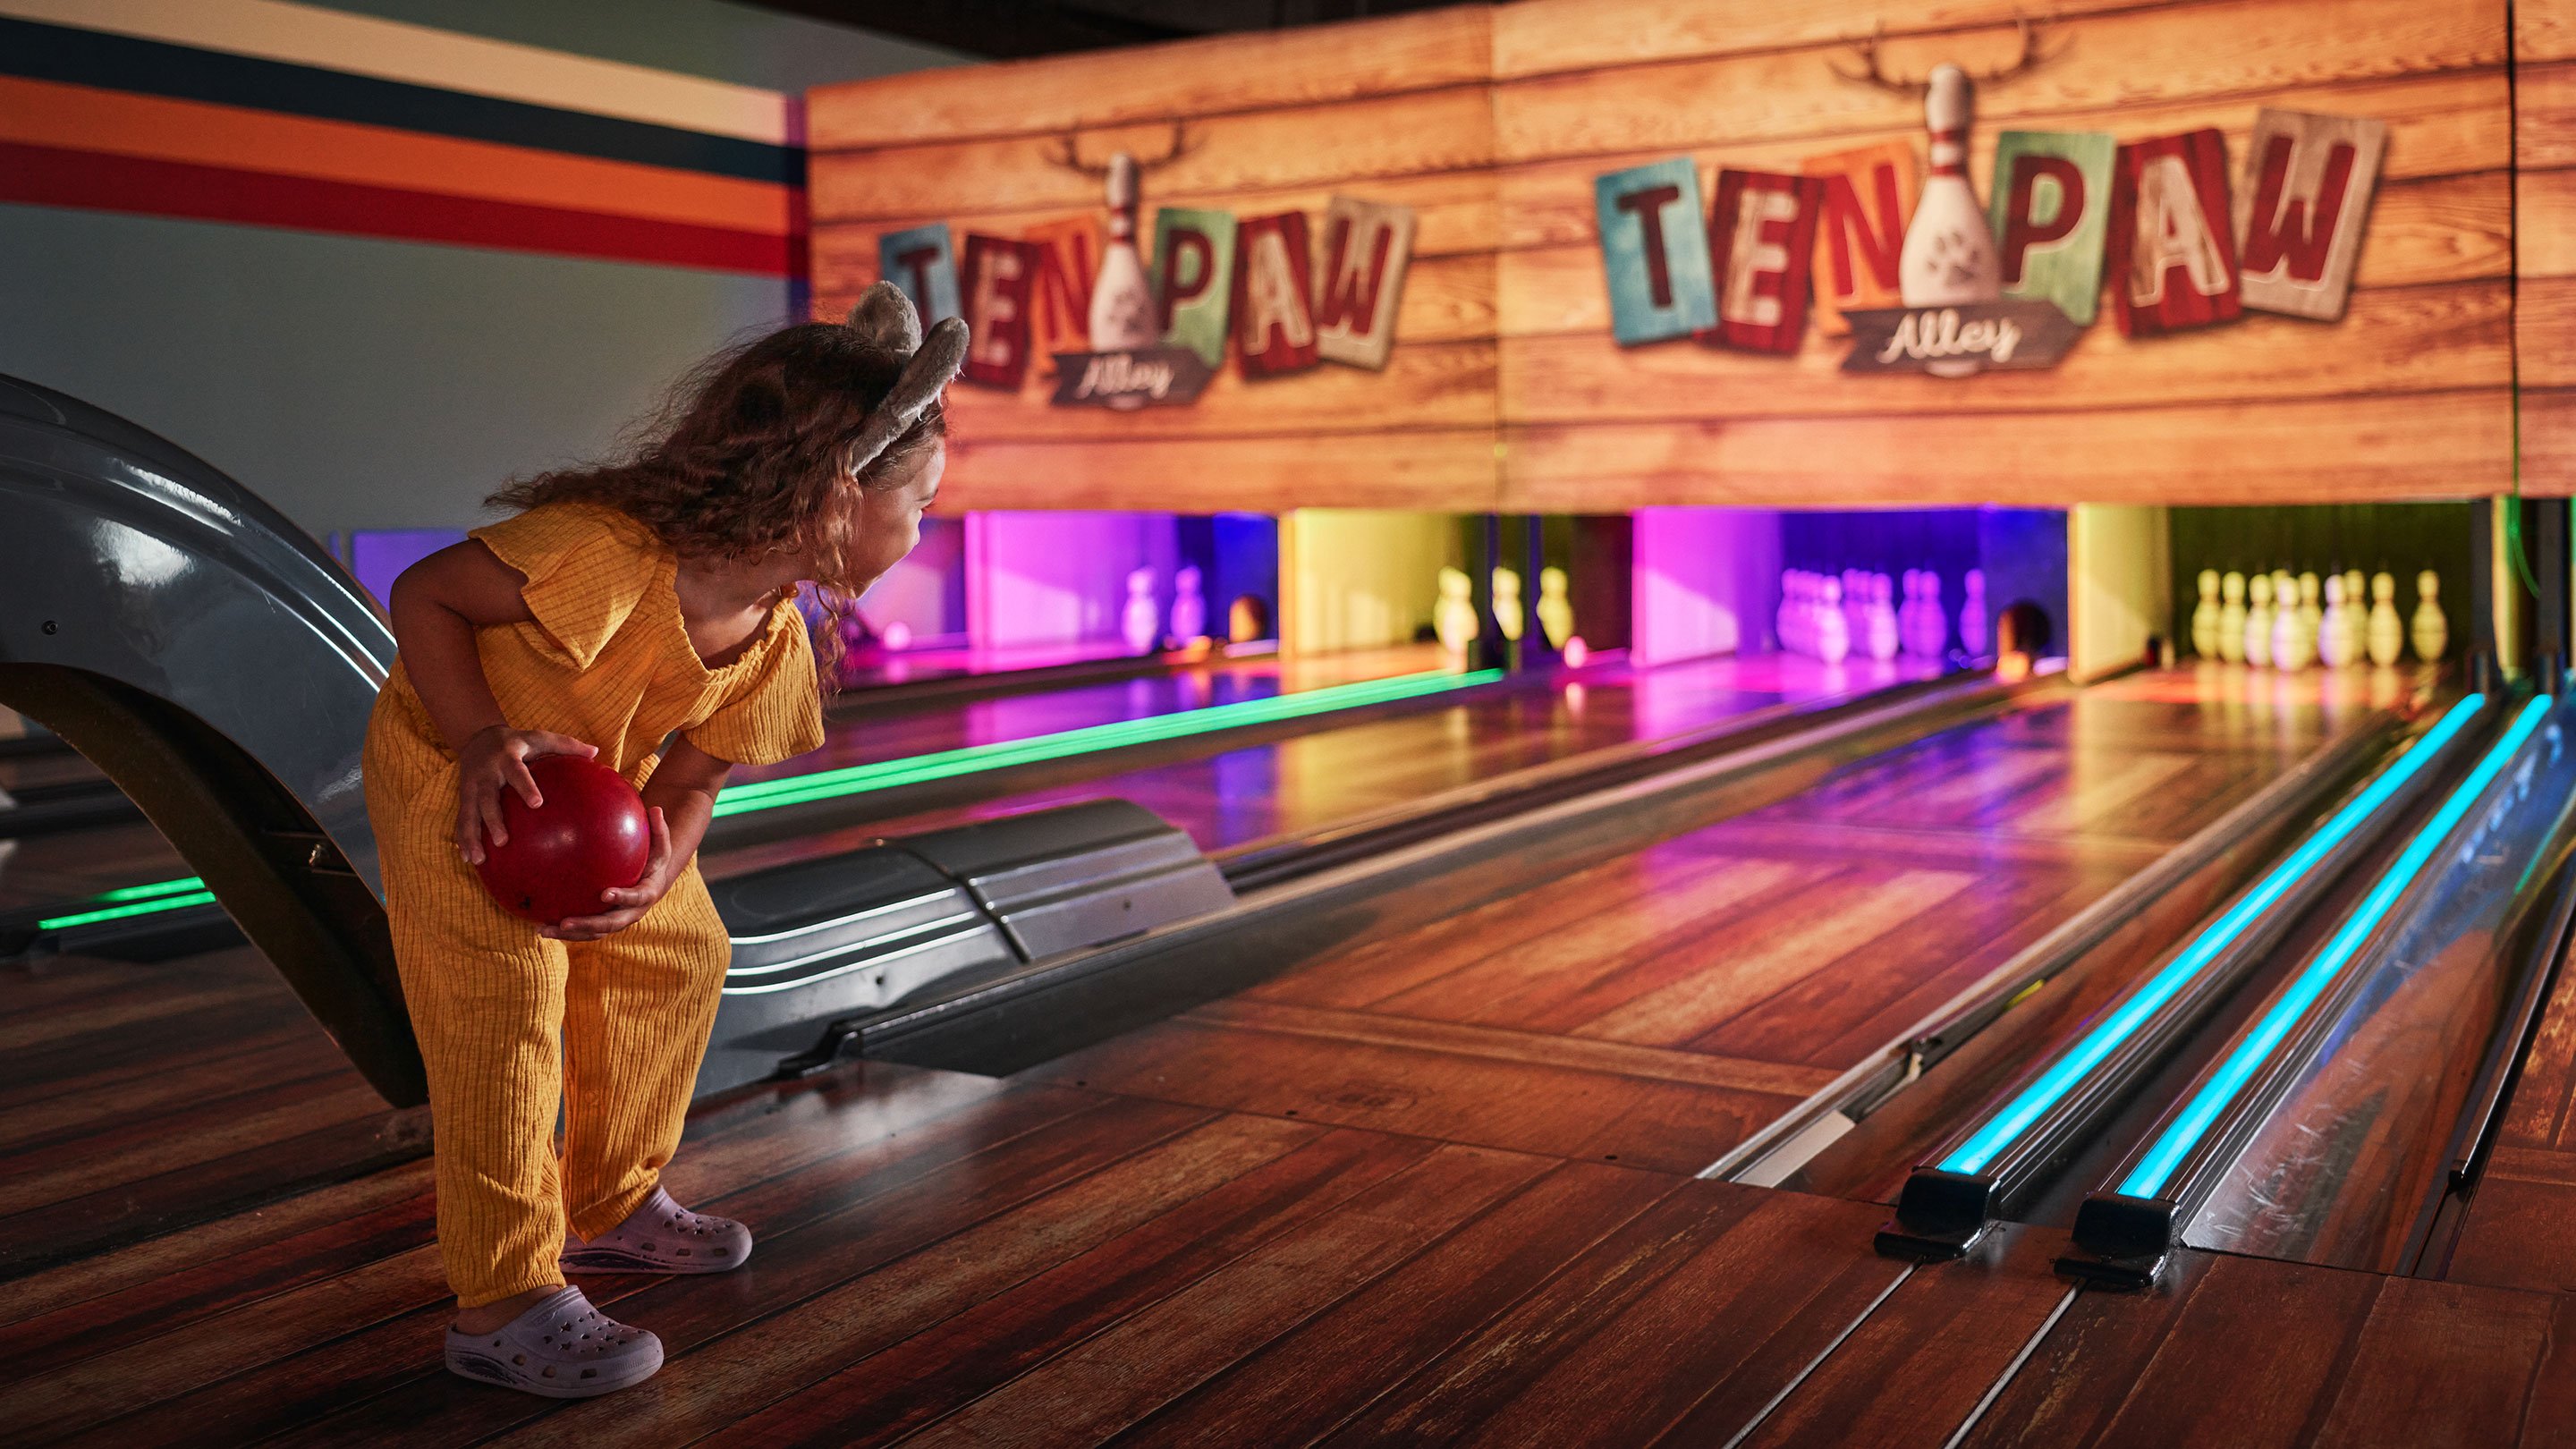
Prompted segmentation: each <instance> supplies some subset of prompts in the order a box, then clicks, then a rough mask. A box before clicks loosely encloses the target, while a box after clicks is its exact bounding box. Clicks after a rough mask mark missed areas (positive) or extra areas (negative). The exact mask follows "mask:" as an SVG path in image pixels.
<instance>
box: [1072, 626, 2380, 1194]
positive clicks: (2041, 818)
mask: <svg viewBox="0 0 2576 1449" xmlns="http://www.w3.org/2000/svg"><path fill="white" fill-rule="evenodd" d="M2329 687H2330V688H2332V687H2331V686H2329ZM2366 703H2367V701H2366V699H2364V698H2363V697H2361V696H2360V695H2359V694H2357V693H2353V692H2338V693H2336V694H2335V696H2334V697H2332V698H2326V697H2321V691H2320V687H2319V685H2317V684H2315V683H2306V684H2300V685H2293V686H2287V687H2284V686H2281V685H2276V684H2274V683H2273V682H2272V681H2269V680H2257V679H2252V678H2249V677H2248V676H2246V675H2244V674H2243V673H2242V672H2241V671H2204V672H2199V673H2193V672H2185V671H2168V672H2165V673H2161V674H2152V675H2147V676H2142V677H2138V678H2133V679H2130V680H2124V681H2120V682H2116V683H2112V684H2107V685H2102V686H2097V687H2094V688H2091V689H2087V690H2082V691H2077V692H2073V693H2071V694H2067V693H2059V694H2051V695H2043V696H2037V697H2034V698H2033V699H2032V700H2030V701H2028V702H2025V703H2024V704H2022V705H2020V706H2018V707H2016V708H2013V709H2011V710H2009V711H2007V712H2005V713H2004V714H2002V715H1999V716H1995V717H1991V718H1988V719H1984V720H1980V721H1976V722H1973V723H1969V724H1965V725H1961V726H1958V727H1955V728H1952V729H1949V730H1946V731H1943V732H1941V733H1938V734H1935V735H1932V736H1929V737H1927V738H1925V739H1923V740H1921V741H1918V742H1916V743H1914V744H1912V745H1909V746H1905V747H1902V748H1899V749H1896V750H1892V751H1889V752H1886V753H1884V754H1881V755H1877V756H1874V757H1871V758H1869V759H1866V760H1863V761H1859V762H1857V763H1854V764H1852V765H1850V766H1847V767H1845V768H1843V769H1841V770H1839V771H1836V772H1834V773H1833V774H1831V775H1829V776H1828V777H1826V778H1824V779H1823V780H1821V781H1819V782H1818V783H1816V784H1814V785H1813V786H1811V787H1810V788H1807V789H1805V790H1804V791H1802V792H1800V793H1799V794H1797V795H1795V796H1793V797H1791V798H1788V799H1785V800H1782V801H1779V802H1778V803H1776V804H1773V805H1770V806H1768V807H1766V808H1762V809H1758V810H1755V811H1753V812H1751V813H1748V814H1745V815H1742V816H1740V817H1737V818H1735V819H1732V820H1726V821H1721V822H1718V823H1714V824H1711V825H1708V826H1706V827H1704V828H1701V829H1697V830H1693V831H1690V832H1688V833H1685V834H1681V835H1678V836H1674V837H1671V838H1668V839H1664V840H1661V841H1658V842H1656V843H1654V844H1652V845H1650V846H1647V847H1645V848H1643V849H1640V850H1637V851H1634V852H1633V853H1630V854H1626V855H1622V856H1618V857H1615V858H1613V859H1609V860H1606V861H1602V862H1600V863H1598V864H1594V865H1591V866H1589V867H1588V868H1583V869H1578V870H1574V871H1570V872H1566V873H1563V874H1562V875H1561V876H1559V877H1558V878H1554V879H1546V880H1541V881H1538V882H1536V883H1532V882H1529V881H1527V880H1500V879H1496V880H1485V881H1478V880H1461V881H1459V882H1458V883H1457V890H1458V896H1459V898H1458V901H1457V907H1456V909H1455V910H1454V911H1452V912H1450V913H1448V914H1446V915H1444V916H1443V917H1442V918H1440V919H1438V920H1436V921H1434V922H1432V923H1431V924H1428V925H1423V926H1417V927H1413V928H1411V929H1406V930H1403V931H1400V932H1394V933H1389V934H1383V935H1380V936H1377V937H1375V938H1373V939H1365V940H1362V941H1360V942H1359V943H1357V944H1355V945H1353V946H1351V947H1349V948H1345V949H1341V950H1338V951H1336V952H1333V953H1332V954H1329V955H1327V956H1325V957H1323V958H1321V959H1318V960H1315V961H1312V962H1310V963H1307V964H1305V965H1303V966H1301V967H1298V968H1296V969H1293V970H1291V971H1289V972H1288V973H1286V974H1284V975H1282V976H1280V977H1278V978H1276V979H1274V980H1272V981H1269V982H1267V983H1265V984H1263V985H1261V986H1258V987H1255V988H1253V989H1251V990H1249V991H1246V992H1243V993H1241V994H1239V995H1237V996H1234V997H1232V998H1228V999H1225V1000H1222V1001H1219V1002H1216V1003H1213V1004H1211V1005H1209V1006H1206V1007H1202V1008H1199V1009H1196V1010H1193V1011H1191V1012H1188V1013H1186V1014H1184V1015H1183V1016H1181V1017H1178V1018H1176V1019H1174V1020H1172V1021H1169V1022H1166V1023H1163V1024H1160V1025H1157V1026H1154V1027H1149V1028H1147V1029H1144V1030H1142V1031H1138V1032H1135V1033H1131V1034H1129V1035H1128V1036H1126V1037H1122V1038H1120V1039H1117V1040H1115V1041H1111V1042H1108V1043H1104V1044H1102V1045H1099V1046H1097V1047H1093V1048H1090V1049H1088V1050H1086V1051H1083V1052H1080V1053H1077V1054H1075V1055H1073V1056H1070V1057H1067V1058H1064V1059H1062V1060H1060V1061H1057V1062H1054V1063H1051V1064H1048V1065H1046V1066H1044V1067H1040V1068H1037V1069H1035V1071H1034V1075H1037V1076H1039V1077H1041V1078H1044V1079H1046V1080H1050V1081H1060V1082H1067V1083H1083V1084H1087V1085H1089V1086H1092V1087H1096V1088H1103V1089H1106V1090H1110V1091H1116V1092H1126V1093H1133V1094H1136V1095H1141V1096H1153V1097H1161V1098H1165V1099H1168V1100H1174V1101H1180V1102H1184V1103H1188V1104H1191V1105H1196V1106H1203V1107H1213V1108H1224V1109H1228V1110H1234V1111H1247V1112H1256V1113H1267V1114H1272V1115H1280V1116H1290V1117H1297V1118H1300V1119H1307V1120H1317V1121H1322V1122H1326V1123H1331V1124H1335V1125H1342V1126H1352V1127H1368V1128H1375V1129H1379V1130H1385V1131H1392V1132H1399V1133H1408V1134H1413V1135H1419V1136H1428V1137H1435V1138H1440V1139H1443V1140H1447V1141H1453V1142H1461V1143H1468V1144H1474V1145H1481V1146H1490V1147H1497V1148H1507V1149H1514V1150H1523V1151H1535V1152H1545V1153H1551V1154H1555V1155H1560V1156H1573V1157H1597V1158H1604V1159H1613V1160H1617V1161H1621V1162H1625V1163H1630V1164H1636V1165H1643V1166H1647V1167H1652V1168H1658V1169H1662V1170H1668V1171H1679V1172H1689V1171H1696V1170H1698V1169H1699V1168H1701V1167H1703V1166H1705V1165H1707V1164H1708V1163H1709V1162H1711V1161H1712V1160H1714V1159H1715V1158H1717V1157H1718V1156H1719V1155H1721V1154H1722V1153H1724V1152H1725V1151H1726V1150H1727V1149H1729V1148H1730V1147H1732V1146H1733V1145H1735V1144H1736V1143H1738V1142H1740V1141H1742V1140H1743V1139H1744V1138H1745V1137H1746V1136H1748V1135H1749V1134H1751V1133H1752V1132H1754V1131H1756V1130H1758V1129H1759V1128H1760V1127H1762V1126H1763V1125H1764V1124H1766V1123H1768V1122H1769V1121H1771V1120H1772V1119H1773V1118H1775V1117H1777V1116H1778V1115H1780V1114H1781V1113H1783V1112H1785V1111H1787V1110H1788V1109H1789V1108H1790V1107H1792V1106H1793V1105H1795V1104H1796V1103H1797V1102H1798V1101H1799V1100H1800V1099H1801V1098H1803V1097H1805V1096H1807V1095H1808V1094H1810V1093H1812V1092H1814V1091H1816V1090H1818V1089H1820V1088H1822V1087H1823V1086H1824V1085H1825V1084H1827V1083H1828V1082H1830V1081H1832V1080H1833V1079H1834V1078H1835V1076H1836V1075H1837V1074H1839V1073H1840V1072H1842V1071H1843V1070H1844V1069H1846V1068H1849V1067H1851V1066H1853V1065H1854V1064H1856V1063H1858V1062H1861V1061H1863V1060H1865V1059H1868V1058H1870V1057H1871V1056H1873V1055H1874V1054H1875V1053H1877V1052H1878V1051H1880V1050H1882V1049H1883V1048H1884V1047H1885V1046H1886V1045H1887V1043H1888V1041H1889V1039H1890V1038H1891V1037H1893V1036H1895V1035H1896V1034H1897V1033H1899V1032H1901V1031H1903V1030H1904V1029H1905V1028H1907V1027H1908V1026H1910V1025H1911V1024H1913V1023H1914V1022H1915V1021H1917V1020H1918V1019H1920V1018H1921V1017H1922V1016H1923V1015H1924V1014H1926V1013H1927V1012H1929V1011H1930V1010H1932V1009H1933V1008H1934V1007H1936V1006H1938V1005H1939V1004H1940V1003H1942V1002H1944V1001H1946V1000H1948V999H1949V998H1951V997H1952V996H1953V995H1955V994H1956V993H1958V992H1959V991H1961V990H1962V989H1964V988H1965V987H1967V986H1969V985H1970V984H1972V983H1974V982H1976V981H1978V980H1979V979H1981V978H1982V977H1983V976H1984V975H1985V974H1986V973H1987V972H1989V971H1990V970H1992V969H1993V968H1994V967H1996V966H1997V965H1999V964H2001V963H2002V962H2004V961H2006V960H2007V959H2009V958H2010V957H2011V956H2012V955H2013V954H2014V953H2015V952H2017V951H2019V950H2020V949H2021V948H2023V947H2024V946H2027V945H2028V944H2030V943H2031V942H2032V941H2034V940H2036V939H2038V938H2039V937H2040V936H2041V935H2043V934H2045V933H2046V932H2047V931H2049V930H2051V929H2052V928H2054V927H2055V926H2056V925H2057V924H2059V923H2060V922H2062V921H2064V920H2065V919H2067V918H2068V917H2069V916H2071V915H2073V914H2074V913H2075V912H2077V911H2080V910H2082V909H2083V908H2084V907H2085V906H2086V905H2088V904H2089V903H2091V902H2092V901H2094V900H2096V899H2098V898H2099V897H2101V896H2102V895H2103V894H2104V893H2105V892H2107V891H2109V890H2111V889H2112V888H2113V887H2115V886H2116V885H2118V884H2119V883H2120V882H2121V881H2122V880H2124V879H2126V878H2127V877H2128V876H2130V875H2131V874H2133V873H2134V872H2136V871H2138V870H2139V869H2141V868H2143V867H2145V866H2146V865H2148V864H2149V863H2151V862H2153V861H2154V860H2156V859H2158V858H2159V857H2160V856H2161V855H2163V854H2164V853H2165V852H2166V851H2168V850H2170V849H2172V848H2174V847H2175V846H2177V845H2179V844H2181V843H2182V842H2183V841H2184V840H2185V839H2186V838H2188V837H2189V836H2190V835H2191V834H2192V833H2193V832H2195V831H2197V830H2200V829H2201V828H2203V827H2205V826H2207V825H2208V824H2209V823H2211V822H2212V821H2214V820H2216V819H2217V818H2218V817H2219V816H2221V815H2223V814H2224V813H2225V812H2226V811H2227V810H2229V809H2231V808H2233V807H2234V806H2235V805H2236V804H2237V803H2239V802H2240V801H2242V800H2243V799H2245V798H2246V797H2247V796H2248V795H2250V794H2252V793H2253V792H2255V791H2257V790H2259V789H2261V788H2262V787H2263V786H2264V785H2265V784H2267V783H2268V782H2270V781H2271V780H2273V779H2275V778H2277V777H2278V776H2279V775H2280V774H2281V773H2282V772H2284V771H2286V770H2287V769H2289V768H2291V767H2292V766H2293V765H2294V764H2296V763H2297V762H2298V761H2299V760H2300V759H2302V758H2304V757H2306V756H2307V755H2308V754H2309V753H2310V752H2311V751H2313V750H2315V749H2317V748H2319V747H2320V746H2321V745H2323V744H2324V742H2325V741H2326V740H2327V739H2329V738H2330V737H2331V736H2332V734H2333V733H2334V732H2335V730H2336V729H2337V728H2338V727H2339V725H2340V723H2341V721H2343V720H2344V719H2347V718H2348V717H2349V712H2350V711H2351V710H2353V709H2356V708H2361V707H2365V706H2366Z"/></svg>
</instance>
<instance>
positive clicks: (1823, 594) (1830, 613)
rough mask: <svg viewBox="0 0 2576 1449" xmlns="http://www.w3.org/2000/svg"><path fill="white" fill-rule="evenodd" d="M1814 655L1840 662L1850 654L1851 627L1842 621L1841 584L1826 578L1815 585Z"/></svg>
mask: <svg viewBox="0 0 2576 1449" xmlns="http://www.w3.org/2000/svg"><path fill="white" fill-rule="evenodd" d="M1817 591H1818V595H1819V597H1818V599H1817V601H1816V602H1817V610H1816V657H1817V658H1818V659H1821V660H1823V661H1825V662H1826V663H1827V664H1840V663H1842V662H1843V660H1845V659H1846V658H1849V657H1850V655H1851V627H1850V626H1849V625H1848V624H1846V623H1844V622H1843V584H1842V580H1840V579H1827V580H1825V581H1824V582H1823V583H1821V584H1819V585H1818V586H1817Z"/></svg>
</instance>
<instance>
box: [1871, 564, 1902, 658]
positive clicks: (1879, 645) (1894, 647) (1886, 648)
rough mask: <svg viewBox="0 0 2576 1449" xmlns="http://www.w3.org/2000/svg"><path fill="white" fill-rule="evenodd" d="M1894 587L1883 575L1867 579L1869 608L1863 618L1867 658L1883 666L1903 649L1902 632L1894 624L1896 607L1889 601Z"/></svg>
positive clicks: (1895, 623)
mask: <svg viewBox="0 0 2576 1449" xmlns="http://www.w3.org/2000/svg"><path fill="white" fill-rule="evenodd" d="M1894 592H1895V585H1894V584H1893V583H1891V582H1889V580H1888V577H1887V575H1885V574H1872V575H1870V579H1869V607H1868V609H1867V610H1866V611H1864V617H1865V618H1866V620H1867V622H1868V624H1869V633H1868V634H1867V635H1866V636H1865V638H1866V639H1867V641H1868V647H1869V657H1870V658H1872V659H1875V660H1877V661H1879V662H1880V663H1882V664H1884V663H1886V662H1887V661H1888V660H1891V659H1894V658H1895V657H1896V655H1897V651H1898V650H1899V649H1900V648H1902V647H1903V644H1904V640H1903V639H1902V638H1901V637H1900V636H1901V634H1902V632H1903V631H1902V630H1900V629H1899V628H1898V626H1897V622H1896V606H1895V604H1894V602H1893V601H1892V599H1891V596H1892V595H1893V594H1894Z"/></svg>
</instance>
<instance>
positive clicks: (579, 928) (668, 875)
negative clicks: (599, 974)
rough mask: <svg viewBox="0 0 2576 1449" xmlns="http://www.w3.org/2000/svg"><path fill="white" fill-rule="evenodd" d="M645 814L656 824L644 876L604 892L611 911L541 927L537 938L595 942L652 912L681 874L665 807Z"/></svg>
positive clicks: (604, 901) (654, 807)
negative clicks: (672, 848)
mask: <svg viewBox="0 0 2576 1449" xmlns="http://www.w3.org/2000/svg"><path fill="white" fill-rule="evenodd" d="M645 813H646V814H647V815H648V816H650V817H651V819H652V821H653V858H652V859H650V860H648V861H646V862H645V863H644V874H643V876H642V877H641V878H640V879H638V880H637V881H636V882H635V884H633V885H631V886H628V887H626V888H625V889H624V890H615V889H611V890H604V891H601V892H600V893H599V899H600V902H601V903H602V904H604V905H606V906H607V907H608V908H609V909H607V910H605V911H602V912H600V913H599V914H598V915H595V916H574V917H572V918H570V919H568V920H564V921H559V922H557V923H556V924H554V925H552V926H540V927H539V928H538V929H537V934H538V935H540V936H552V937H553V938H555V939H556V940H558V941H596V940H598V939H599V938H600V937H602V936H612V935H615V934H616V933H618V932H619V931H623V930H625V929H626V928H627V927H629V926H631V925H634V924H635V923H636V922H637V921H640V920H642V919H644V913H645V912H646V911H649V910H651V909H653V903H654V902H655V901H658V900H660V899H661V898H662V894H663V892H665V891H668V890H669V889H670V888H671V879H672V877H673V876H675V875H677V874H678V873H679V872H678V870H677V868H676V865H675V862H674V861H673V859H672V851H671V826H670V823H669V822H668V821H666V820H665V819H663V817H662V807H661V806H659V805H652V806H647V807H646V809H645Z"/></svg>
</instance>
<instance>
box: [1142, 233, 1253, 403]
mask: <svg viewBox="0 0 2576 1449" xmlns="http://www.w3.org/2000/svg"><path fill="white" fill-rule="evenodd" d="M1154 293H1155V296H1156V297H1157V298H1158V299H1159V300H1160V301H1161V303H1162V308H1163V341H1164V342H1165V343H1166V344H1168V345H1171V346H1176V347H1186V348H1188V349H1190V350H1191V351H1193V352H1195V353H1197V354H1198V355H1199V358H1200V360H1201V361H1203V362H1205V363H1206V364H1207V365H1208V366H1209V367H1210V368H1212V369H1213V368H1216V367H1218V366H1221V365H1223V363H1224V362H1225V331H1226V307H1227V304H1228V303H1230V302H1231V301H1232V300H1233V298H1234V213H1233V212H1230V211H1207V210H1198V209H1194V208H1190V207H1177V206H1166V207H1164V208H1163V209H1161V210H1160V211H1157V212H1155V213H1154Z"/></svg>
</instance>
